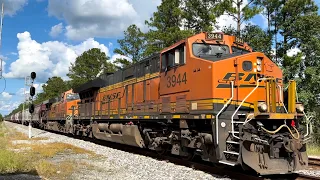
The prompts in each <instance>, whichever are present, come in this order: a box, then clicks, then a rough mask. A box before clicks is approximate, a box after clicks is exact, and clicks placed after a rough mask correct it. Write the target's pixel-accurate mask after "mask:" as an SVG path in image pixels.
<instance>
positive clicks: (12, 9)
mask: <svg viewBox="0 0 320 180" xmlns="http://www.w3.org/2000/svg"><path fill="white" fill-rule="evenodd" d="M2 3H3V4H4V14H5V15H9V16H13V15H15V14H16V13H17V11H19V10H20V9H22V8H23V7H24V6H25V5H26V4H27V3H28V0H0V5H2Z"/></svg>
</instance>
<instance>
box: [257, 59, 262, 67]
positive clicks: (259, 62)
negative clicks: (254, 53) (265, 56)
mask: <svg viewBox="0 0 320 180" xmlns="http://www.w3.org/2000/svg"><path fill="white" fill-rule="evenodd" d="M261 64H262V59H261V58H257V65H260V66H261Z"/></svg>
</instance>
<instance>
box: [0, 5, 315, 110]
mask: <svg viewBox="0 0 320 180" xmlns="http://www.w3.org/2000/svg"><path fill="white" fill-rule="evenodd" d="M2 2H4V3H5V4H4V9H5V16H4V21H3V30H2V47H1V49H0V54H1V57H2V58H3V59H4V63H5V65H4V72H3V76H4V77H5V79H6V86H5V80H4V79H3V78H2V79H0V92H2V90H3V89H4V88H5V89H4V91H3V92H2V93H1V94H0V113H1V114H8V113H10V112H11V111H12V110H13V109H14V108H16V107H17V106H18V105H19V104H20V103H21V102H22V101H23V98H24V96H23V87H24V86H23V84H24V77H25V76H26V75H29V74H30V73H31V72H32V71H35V72H36V73H37V79H36V81H35V86H36V88H37V89H36V91H37V92H41V91H42V88H41V85H42V84H43V83H45V82H46V80H47V79H48V77H52V76H60V77H62V78H64V79H66V78H67V77H66V73H67V71H68V67H69V65H70V62H74V60H75V58H76V57H77V56H78V55H80V54H81V53H82V52H83V51H85V50H88V49H90V48H93V47H99V48H101V49H102V50H103V51H104V52H106V54H107V55H108V56H109V57H110V58H111V59H112V60H114V59H115V58H117V57H119V55H117V54H113V50H114V48H116V47H118V44H117V39H118V38H121V37H122V36H123V30H125V29H126V27H127V26H128V25H130V24H133V23H135V24H137V25H138V26H139V27H140V28H142V30H144V31H145V30H146V29H147V27H145V26H144V20H146V19H149V18H150V17H151V15H152V13H153V12H154V11H155V10H156V7H157V5H159V4H160V2H161V0H130V1H129V0H0V3H2ZM316 2H317V4H318V5H319V2H320V0H316ZM218 22H219V25H222V26H223V25H229V24H231V25H235V22H233V21H232V20H231V18H230V17H221V18H219V19H218ZM251 22H252V23H254V24H258V25H260V26H261V27H266V20H265V18H263V17H262V16H261V15H257V16H255V17H254V18H253V19H252V20H251Z"/></svg>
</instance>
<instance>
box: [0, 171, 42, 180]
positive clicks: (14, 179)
mask: <svg viewBox="0 0 320 180" xmlns="http://www.w3.org/2000/svg"><path fill="white" fill-rule="evenodd" d="M0 180H41V178H40V176H39V175H38V173H37V171H32V172H28V173H23V172H21V173H20V172H17V173H14V174H0Z"/></svg>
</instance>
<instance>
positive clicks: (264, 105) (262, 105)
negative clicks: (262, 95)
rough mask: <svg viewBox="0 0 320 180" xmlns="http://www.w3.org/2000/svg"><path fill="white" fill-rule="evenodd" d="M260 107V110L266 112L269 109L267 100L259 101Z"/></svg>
mask: <svg viewBox="0 0 320 180" xmlns="http://www.w3.org/2000/svg"><path fill="white" fill-rule="evenodd" d="M258 109H259V111H260V112H266V111H267V110H268V106H267V104H266V103H265V102H259V103H258Z"/></svg>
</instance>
